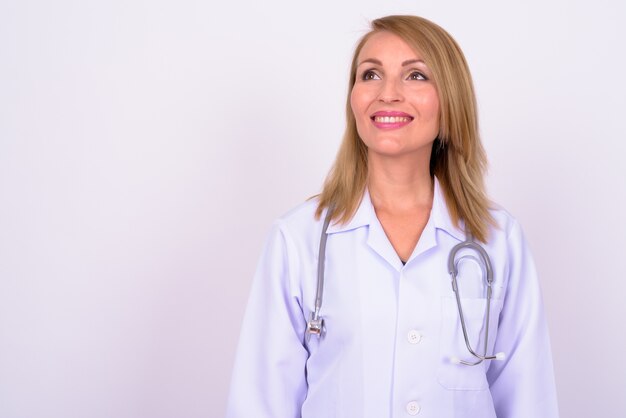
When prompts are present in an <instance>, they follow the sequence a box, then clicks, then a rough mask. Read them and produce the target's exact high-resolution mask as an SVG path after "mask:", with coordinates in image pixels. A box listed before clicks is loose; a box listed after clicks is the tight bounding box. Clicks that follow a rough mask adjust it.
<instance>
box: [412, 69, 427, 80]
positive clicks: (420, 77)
mask: <svg viewBox="0 0 626 418" xmlns="http://www.w3.org/2000/svg"><path fill="white" fill-rule="evenodd" d="M409 80H428V78H426V76H425V75H424V74H422V73H420V72H419V71H413V72H412V73H411V74H409Z"/></svg>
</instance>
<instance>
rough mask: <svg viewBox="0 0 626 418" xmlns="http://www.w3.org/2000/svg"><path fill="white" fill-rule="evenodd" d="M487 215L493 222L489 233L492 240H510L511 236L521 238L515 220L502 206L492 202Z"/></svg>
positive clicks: (520, 231)
mask: <svg viewBox="0 0 626 418" xmlns="http://www.w3.org/2000/svg"><path fill="white" fill-rule="evenodd" d="M489 213H490V214H491V216H492V217H493V219H494V221H495V226H494V227H492V228H491V231H490V233H491V234H494V236H492V238H495V237H498V238H501V239H502V240H503V241H508V240H510V239H511V236H512V235H515V236H519V238H523V237H522V230H521V227H520V224H519V222H518V220H517V218H516V217H515V216H514V215H513V214H511V212H509V211H508V210H507V209H505V208H504V207H503V206H501V205H499V204H497V203H493V202H492V203H491V207H490V208H489Z"/></svg>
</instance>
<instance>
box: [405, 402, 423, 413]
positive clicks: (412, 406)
mask: <svg viewBox="0 0 626 418" xmlns="http://www.w3.org/2000/svg"><path fill="white" fill-rule="evenodd" d="M406 412H408V413H409V415H417V414H419V413H420V404H418V403H417V402H415V401H411V402H409V403H408V404H406Z"/></svg>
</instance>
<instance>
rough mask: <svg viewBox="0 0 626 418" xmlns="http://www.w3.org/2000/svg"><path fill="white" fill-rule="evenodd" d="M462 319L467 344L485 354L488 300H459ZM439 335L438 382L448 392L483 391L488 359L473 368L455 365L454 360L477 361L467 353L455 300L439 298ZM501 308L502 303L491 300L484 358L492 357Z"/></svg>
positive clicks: (486, 384)
mask: <svg viewBox="0 0 626 418" xmlns="http://www.w3.org/2000/svg"><path fill="white" fill-rule="evenodd" d="M461 306H462V308H463V317H464V318H465V325H466V328H467V334H468V339H469V343H470V345H471V347H472V349H473V350H474V352H475V353H477V354H479V355H483V354H485V349H484V341H485V316H486V314H487V299H469V298H467V299H464V298H461ZM441 309H442V312H441V321H442V323H441V335H440V340H439V353H440V355H441V364H440V366H439V372H438V380H439V383H440V384H441V385H442V386H443V387H445V388H447V389H451V390H484V389H487V388H488V386H489V384H488V382H487V376H486V374H485V373H486V370H487V366H488V365H489V362H490V361H489V360H487V361H483V362H481V363H479V364H477V365H475V366H468V365H464V364H457V363H456V362H455V361H454V360H453V359H454V358H456V359H460V360H465V361H468V362H472V363H473V362H476V361H478V359H477V358H476V357H474V356H473V355H472V354H470V352H469V350H468V348H467V345H466V343H465V338H464V336H463V329H462V327H461V320H460V316H459V310H458V307H457V302H456V299H455V298H454V297H444V298H442V299H441ZM501 309H502V301H501V300H498V299H492V300H491V307H490V315H489V317H490V319H489V342H488V345H487V355H491V354H492V350H493V346H494V340H495V337H496V331H497V325H498V316H499V315H500V310H501Z"/></svg>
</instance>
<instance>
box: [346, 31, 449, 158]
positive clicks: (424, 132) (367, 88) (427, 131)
mask: <svg viewBox="0 0 626 418" xmlns="http://www.w3.org/2000/svg"><path fill="white" fill-rule="evenodd" d="M350 104H351V106H352V111H353V112H354V117H355V119H356V127H357V131H358V133H359V136H360V137H361V139H362V140H363V142H364V143H365V145H366V146H367V147H368V152H369V153H377V154H381V155H389V156H392V155H404V154H407V153H426V154H427V155H428V156H430V151H431V149H432V143H433V141H434V140H435V138H436V137H437V134H438V132H439V97H438V95H437V88H436V86H435V83H434V81H433V79H432V73H431V71H430V69H429V68H428V67H427V66H426V64H425V63H424V62H423V60H422V57H421V56H420V54H419V53H417V52H416V51H414V50H413V49H411V47H410V46H409V45H408V44H407V43H406V42H404V41H403V40H402V39H401V38H400V37H398V36H396V35H394V34H392V33H390V32H378V33H375V34H374V35H372V36H371V37H370V38H369V39H368V40H367V41H366V43H365V45H364V46H363V48H362V49H361V51H360V53H359V56H358V57H357V68H356V81H355V83H354V86H353V88H352V94H351V96H350Z"/></svg>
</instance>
